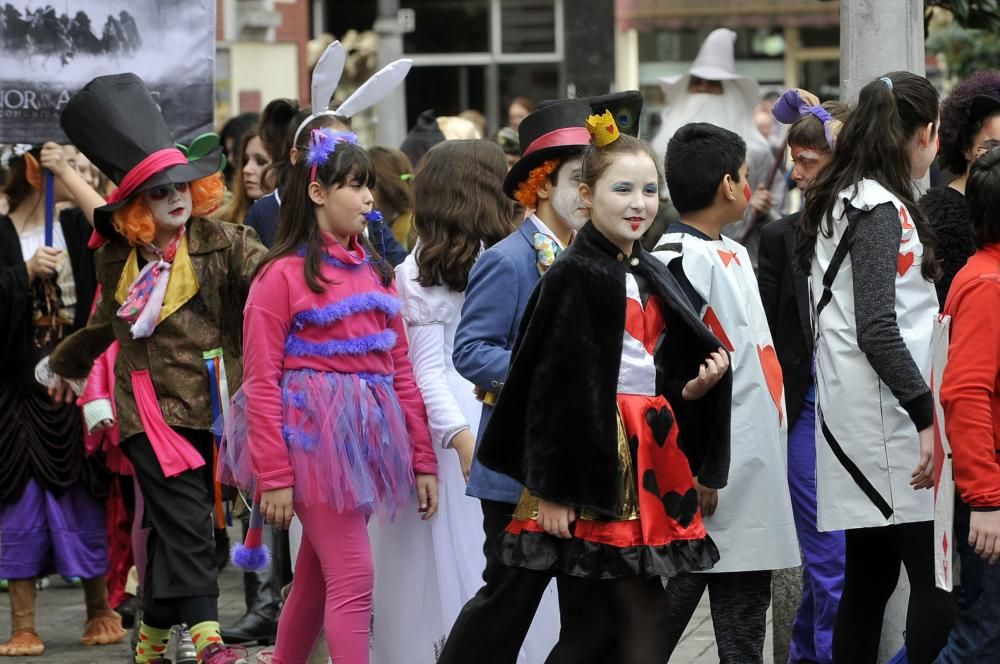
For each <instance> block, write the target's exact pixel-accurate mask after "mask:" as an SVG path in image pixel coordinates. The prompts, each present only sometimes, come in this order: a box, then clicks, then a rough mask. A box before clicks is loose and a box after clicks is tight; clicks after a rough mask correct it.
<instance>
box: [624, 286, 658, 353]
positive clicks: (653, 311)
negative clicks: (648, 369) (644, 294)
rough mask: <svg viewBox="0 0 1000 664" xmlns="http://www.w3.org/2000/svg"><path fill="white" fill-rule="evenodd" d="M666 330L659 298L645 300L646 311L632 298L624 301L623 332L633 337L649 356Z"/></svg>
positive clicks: (652, 297)
mask: <svg viewBox="0 0 1000 664" xmlns="http://www.w3.org/2000/svg"><path fill="white" fill-rule="evenodd" d="M666 329H667V324H666V320H665V318H664V316H663V304H662V303H661V302H660V298H658V297H655V296H650V298H649V299H648V300H646V309H645V310H643V308H642V306H641V305H640V304H639V303H638V302H637V301H636V300H633V299H632V298H626V300H625V331H626V332H628V334H629V336H631V337H634V338H635V339H636V340H637V341H639V342H640V343H641V344H642V345H643V346H644V347H645V349H646V352H647V353H649V354H650V355H652V354H653V351H655V350H656V342H657V341H659V340H660V336H661V335H662V334H663V331H664V330H666Z"/></svg>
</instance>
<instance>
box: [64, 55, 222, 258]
mask: <svg viewBox="0 0 1000 664" xmlns="http://www.w3.org/2000/svg"><path fill="white" fill-rule="evenodd" d="M59 123H60V125H61V126H62V129H63V131H64V132H66V135H67V136H68V137H69V140H70V141H71V142H72V143H73V145H75V146H76V147H77V149H79V150H80V152H82V153H83V154H84V155H86V156H87V158H88V159H90V161H91V162H93V163H94V165H95V166H97V168H99V169H100V170H101V172H103V173H104V174H105V175H107V176H108V177H109V178H110V179H111V180H112V181H113V182H114V183H115V184H117V185H118V188H117V189H115V191H113V192H112V193H111V195H110V196H109V197H108V204H107V205H104V206H101V207H99V208H97V209H96V210H94V227H95V228H96V229H97V232H98V233H100V234H101V235H103V236H104V237H105V238H112V237H114V235H115V234H116V231H115V229H114V225H113V224H112V221H111V213H112V212H114V211H115V210H117V209H118V208H120V207H122V206H123V205H125V204H126V203H127V202H128V201H129V199H130V198H132V197H133V196H134V195H136V194H139V193H142V192H144V191H148V190H149V189H154V188H156V187H159V186H161V185H165V184H179V183H182V182H191V181H193V180H197V179H199V178H203V177H205V176H208V175H211V174H212V173H214V172H216V171H218V170H219V168H220V167H221V164H222V149H221V148H219V147H217V148H215V149H212V150H210V151H209V152H208V153H207V154H205V155H204V156H202V157H200V158H197V159H192V160H190V161H189V159H188V155H186V154H185V153H184V152H183V151H181V150H180V149H179V148H178V147H177V145H176V144H175V143H174V137H173V135H172V134H171V133H170V129H169V128H168V127H167V123H166V121H164V119H163V116H162V115H161V114H160V111H159V108H158V107H157V105H156V102H155V101H153V97H152V96H151V95H150V94H149V90H148V89H146V84H145V83H143V81H142V79H141V78H139V77H138V76H136V75H135V74H131V73H129V74H112V75H110V76H98V77H97V78H95V79H94V80H92V81H91V82H90V83H88V84H87V85H85V86H84V87H83V89H82V90H80V91H79V92H77V93H76V94H75V95H73V97H72V98H71V99H70V100H69V102H68V103H67V104H66V108H65V109H63V112H62V116H61V117H60V120H59Z"/></svg>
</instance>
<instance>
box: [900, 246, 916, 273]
mask: <svg viewBox="0 0 1000 664" xmlns="http://www.w3.org/2000/svg"><path fill="white" fill-rule="evenodd" d="M912 266H913V252H912V251H911V252H909V253H905V254H900V255H899V257H898V258H897V259H896V272H898V273H899V276H903V275H904V274H906V271H907V270H909V269H910V268H911V267H912Z"/></svg>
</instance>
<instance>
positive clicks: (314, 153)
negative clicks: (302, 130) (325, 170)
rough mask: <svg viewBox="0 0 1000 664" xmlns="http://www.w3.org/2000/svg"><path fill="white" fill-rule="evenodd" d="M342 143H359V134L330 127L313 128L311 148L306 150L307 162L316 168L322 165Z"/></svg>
mask: <svg viewBox="0 0 1000 664" xmlns="http://www.w3.org/2000/svg"><path fill="white" fill-rule="evenodd" d="M341 143H352V144H354V145H357V143H358V136H357V134H354V133H351V132H349V131H335V130H333V129H330V128H329V127H323V128H322V129H313V130H312V138H311V140H310V144H309V150H308V152H306V164H308V165H309V166H311V167H314V168H315V167H317V166H322V165H323V164H325V163H326V160H327V159H329V158H330V155H332V154H333V153H334V152H336V151H337V146H338V145H340V144H341Z"/></svg>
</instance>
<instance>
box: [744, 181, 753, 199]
mask: <svg viewBox="0 0 1000 664" xmlns="http://www.w3.org/2000/svg"><path fill="white" fill-rule="evenodd" d="M743 197H744V198H745V199H747V203H749V202H750V199H751V198H753V189H751V188H750V184H749V183H747V182H744V183H743Z"/></svg>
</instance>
